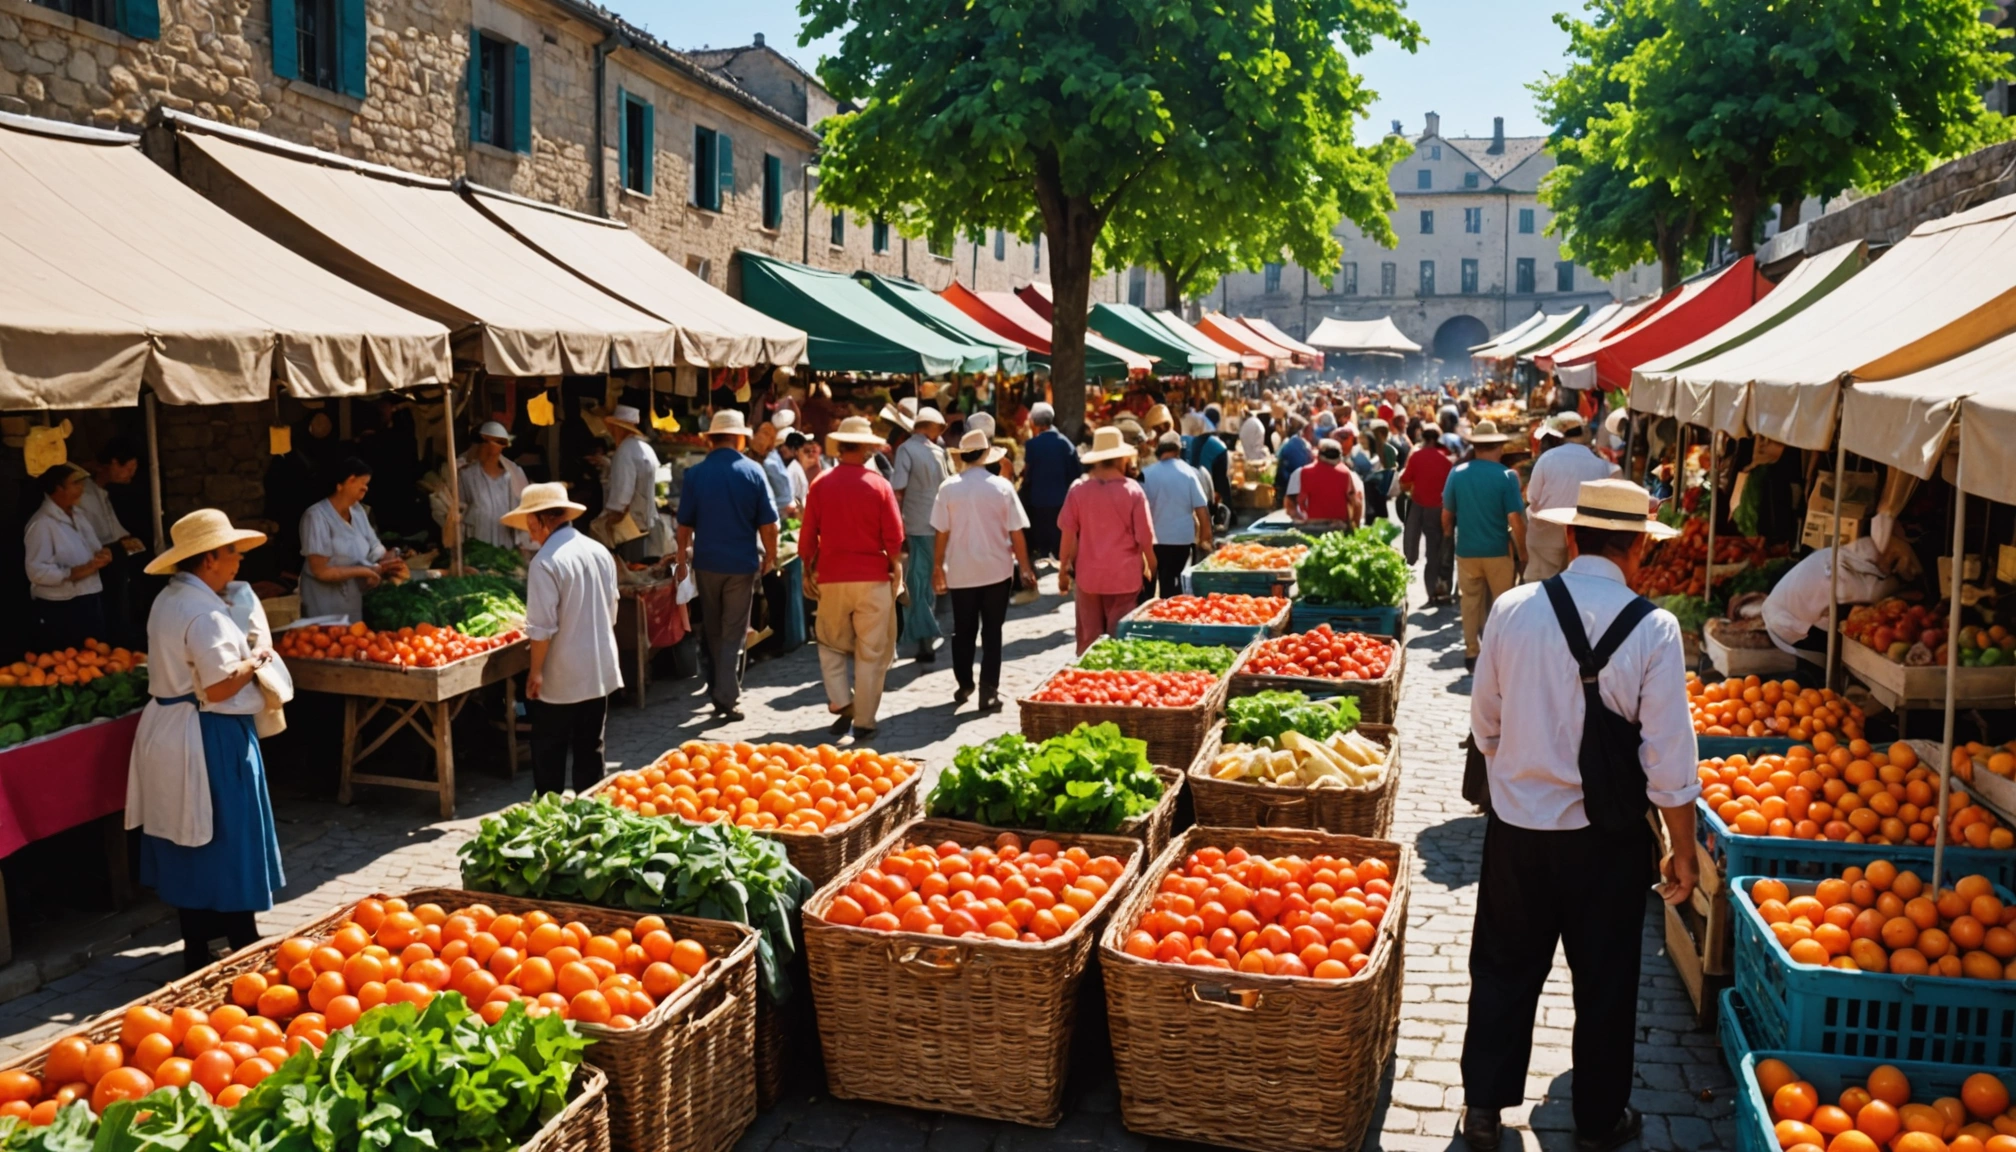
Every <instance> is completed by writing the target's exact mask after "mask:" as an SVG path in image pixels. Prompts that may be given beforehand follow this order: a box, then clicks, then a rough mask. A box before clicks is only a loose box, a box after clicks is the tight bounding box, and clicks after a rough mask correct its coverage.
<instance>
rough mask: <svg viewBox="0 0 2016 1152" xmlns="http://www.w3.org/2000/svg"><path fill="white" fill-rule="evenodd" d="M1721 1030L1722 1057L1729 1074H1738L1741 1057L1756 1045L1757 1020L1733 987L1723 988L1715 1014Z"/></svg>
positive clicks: (1740, 1067)
mask: <svg viewBox="0 0 2016 1152" xmlns="http://www.w3.org/2000/svg"><path fill="white" fill-rule="evenodd" d="M1715 1018H1716V1021H1717V1024H1718V1027H1719V1028H1720V1029H1721V1032H1722V1059H1723V1060H1724V1061H1726V1062H1727V1063H1728V1065H1729V1074H1730V1075H1732V1076H1740V1075H1741V1074H1742V1068H1743V1057H1745V1056H1748V1055H1749V1054H1750V1052H1751V1050H1752V1049H1754V1048H1756V1047H1757V1041H1756V1035H1755V1034H1756V1031H1757V1021H1756V1018H1755V1017H1754V1016H1752V1015H1751V1012H1750V1006H1749V1005H1748V1004H1745V1003H1743V996H1742V994H1741V993H1739V992H1737V991H1736V989H1734V988H1724V989H1723V990H1722V997H1721V1011H1719V1012H1717V1013H1716V1014H1715Z"/></svg>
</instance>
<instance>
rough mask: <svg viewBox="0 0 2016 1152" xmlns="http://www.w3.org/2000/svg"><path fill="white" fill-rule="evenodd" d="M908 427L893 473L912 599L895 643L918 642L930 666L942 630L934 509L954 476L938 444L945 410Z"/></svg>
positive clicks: (921, 658)
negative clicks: (934, 579) (934, 590)
mask: <svg viewBox="0 0 2016 1152" xmlns="http://www.w3.org/2000/svg"><path fill="white" fill-rule="evenodd" d="M910 431H911V436H910V438H909V439H908V440H905V441H903V443H902V444H901V445H900V446H898V447H897V449H896V459H895V462H894V463H895V471H894V472H893V473H892V474H891V475H890V477H889V487H890V488H892V489H894V490H895V492H896V503H897V506H898V507H899V508H901V509H902V510H903V534H904V535H905V536H907V537H908V538H909V544H908V551H909V556H910V561H909V563H910V568H909V570H908V571H906V572H904V573H903V583H904V584H905V585H906V586H907V587H908V588H909V589H910V603H909V604H908V605H906V606H904V608H903V610H902V628H901V630H900V637H899V639H898V641H897V644H898V646H899V647H903V646H909V645H915V646H916V649H917V662H918V663H919V664H929V663H931V662H932V661H933V660H935V659H937V654H936V653H934V652H933V651H932V645H931V642H932V641H933V640H936V639H937V638H938V637H939V636H941V635H943V634H944V633H942V632H940V631H939V628H938V615H937V607H938V605H937V598H936V597H935V596H933V595H932V594H931V538H932V531H931V508H932V506H933V505H934V504H936V503H937V501H938V486H939V485H941V484H943V483H945V477H947V476H949V475H951V474H952V466H951V462H950V461H949V460H948V459H947V458H946V456H945V449H944V448H942V447H940V446H939V444H938V437H939V436H940V435H941V434H942V433H943V432H944V431H945V415H944V413H942V412H940V411H938V409H936V408H930V407H925V408H919V409H918V410H917V414H916V416H915V417H914V418H913V419H912V420H911V422H910ZM877 443H880V440H879V438H878V440H877Z"/></svg>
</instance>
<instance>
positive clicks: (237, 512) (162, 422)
mask: <svg viewBox="0 0 2016 1152" xmlns="http://www.w3.org/2000/svg"><path fill="white" fill-rule="evenodd" d="M271 413H272V408H271V407H270V406H269V405H266V404H216V405H205V406H202V407H191V406H183V405H176V404H162V405H159V406H158V407H157V408H156V409H155V435H156V436H157V437H158V438H159V440H160V445H161V502H162V515H163V519H162V523H164V524H173V523H174V522H175V521H176V520H177V519H178V518H180V517H182V516H184V515H186V514H188V513H190V512H193V511H195V510H196V509H198V508H206V507H208V508H221V509H223V510H224V511H225V512H226V513H227V514H228V515H230V517H231V518H232V519H233V520H234V521H236V520H246V519H250V518H254V517H257V516H259V515H260V513H261V512H262V511H263V509H264V507H265V500H266V466H267V461H268V460H269V459H270V457H268V456H267V454H266V450H267V441H266V427H267V424H268V422H269V419H270V416H271ZM127 527H128V528H129V529H132V530H133V531H135V532H140V533H141V535H143V536H145V535H146V534H147V530H145V529H142V528H140V527H137V526H135V525H131V524H129V525H127ZM150 527H151V526H150Z"/></svg>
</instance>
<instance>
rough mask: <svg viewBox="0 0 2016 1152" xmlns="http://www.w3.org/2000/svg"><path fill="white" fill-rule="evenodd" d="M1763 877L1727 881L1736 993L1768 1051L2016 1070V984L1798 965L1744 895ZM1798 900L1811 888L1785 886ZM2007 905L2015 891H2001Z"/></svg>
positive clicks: (1753, 1033) (1752, 1033)
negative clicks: (1734, 943)
mask: <svg viewBox="0 0 2016 1152" xmlns="http://www.w3.org/2000/svg"><path fill="white" fill-rule="evenodd" d="M1759 879H1761V877H1757V876H1743V877H1739V878H1737V879H1735V880H1733V881H1731V883H1730V885H1729V903H1730V911H1731V913H1732V917H1733V919H1734V922H1735V927H1736V991H1737V992H1738V993H1739V994H1740V995H1741V996H1742V997H1743V1003H1744V1004H1745V1006H1747V1007H1748V1008H1749V1009H1750V1012H1751V1013H1752V1018H1753V1019H1754V1020H1755V1022H1756V1026H1755V1028H1754V1029H1746V1032H1747V1034H1748V1035H1749V1037H1750V1039H1751V1040H1752V1041H1753V1042H1754V1043H1756V1044H1757V1045H1758V1046H1760V1047H1764V1048H1790V1049H1795V1050H1798V1051H1802V1052H1818V1053H1821V1054H1823V1055H1830V1056H1855V1057H1861V1058H1864V1059H1873V1060H1879V1061H1881V1060H1893V1061H1894V1060H1922V1061H1925V1062H1927V1063H1932V1064H1978V1065H1995V1066H2000V1067H2010V1066H2016V981H2007V980H1968V979H1964V978H1961V977H1949V976H1893V975H1891V974H1890V973H1887V972H1846V971H1843V970H1841V969H1839V968H1817V967H1812V966H1809V965H1805V964H1795V963H1793V961H1792V957H1791V955H1790V954H1789V953H1787V952H1786V951H1785V947H1784V945H1782V944H1780V943H1778V938H1777V937H1776V936H1774V935H1772V933H1771V930H1770V929H1769V928H1768V927H1766V926H1765V924H1764V920H1763V918H1762V917H1760V916H1759V915H1758V914H1757V905H1756V904H1755V903H1754V902H1752V901H1751V899H1750V886H1751V884H1752V883H1754V882H1755V881H1757V880H1759ZM1786 887H1787V888H1789V889H1790V891H1791V893H1792V894H1793V895H1794V896H1810V895H1812V893H1813V889H1814V888H1815V887H1816V885H1815V884H1814V883H1811V882H1808V881H1803V880H1789V881H1787V882H1786ZM1995 894H1996V895H1997V896H2000V897H2001V898H2002V899H2003V901H2005V902H2009V903H2016V895H2012V894H2011V893H2010V891H2009V890H2008V889H2007V888H2004V887H2001V886H1999V885H1998V886H1997V888H1996V893H1995Z"/></svg>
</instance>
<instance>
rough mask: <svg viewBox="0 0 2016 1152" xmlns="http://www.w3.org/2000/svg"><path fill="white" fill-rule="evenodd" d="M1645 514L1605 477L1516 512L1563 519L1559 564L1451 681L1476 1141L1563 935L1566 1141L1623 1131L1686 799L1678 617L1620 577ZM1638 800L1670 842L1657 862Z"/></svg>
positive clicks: (1677, 884)
mask: <svg viewBox="0 0 2016 1152" xmlns="http://www.w3.org/2000/svg"><path fill="white" fill-rule="evenodd" d="M1484 426H1485V422H1482V421H1480V422H1479V424H1478V432H1479V433H1482V432H1483V431H1484ZM1473 438H1474V437H1473ZM1651 508H1652V499H1651V497H1650V496H1649V495H1647V493H1646V492H1645V490H1644V489H1643V488H1640V487H1638V486H1637V485H1636V484H1633V483H1631V482H1629V481H1627V480H1612V479H1605V480H1587V481H1584V482H1583V483H1582V484H1581V486H1580V487H1579V488H1578V489H1577V494H1576V499H1575V502H1574V503H1573V504H1572V505H1570V506H1568V507H1565V508H1549V509H1546V510H1544V511H1541V512H1538V513H1535V515H1536V516H1537V517H1540V518H1543V519H1545V520H1547V521H1548V522H1550V523H1553V524H1557V525H1560V526H1562V527H1563V528H1564V529H1565V532H1566V537H1567V541H1568V550H1569V553H1570V554H1571V555H1572V556H1573V559H1571V560H1570V561H1569V563H1568V567H1567V569H1566V570H1565V571H1563V572H1562V573H1561V574H1560V575H1557V576H1554V577H1552V578H1550V579H1548V580H1546V581H1543V582H1541V583H1539V584H1526V585H1522V586H1520V587H1518V588H1514V589H1511V590H1509V591H1507V592H1506V593H1505V594H1504V595H1502V596H1500V597H1499V598H1498V602H1497V604H1496V606H1494V607H1493V608H1492V610H1491V619H1490V624H1489V626H1488V627H1486V628H1485V630H1484V644H1483V650H1482V652H1481V654H1480V655H1479V657H1478V660H1477V671H1476V678H1475V679H1474V681H1473V682H1472V685H1471V692H1470V727H1471V733H1472V735H1473V737H1474V739H1475V744H1476V748H1477V752H1478V753H1480V754H1481V756H1482V768H1483V780H1482V781H1481V783H1482V785H1483V786H1484V787H1483V788H1482V789H1473V787H1472V783H1471V781H1470V780H1466V781H1465V791H1464V795H1465V796H1466V797H1470V798H1472V799H1473V800H1478V801H1481V802H1483V807H1484V808H1485V813H1486V822H1485V829H1484V857H1483V864H1482V866H1481V867H1480V869H1479V873H1480V875H1481V876H1482V881H1481V883H1480V885H1479V887H1478V892H1477V914H1476V922H1475V926H1474V928H1473V930H1472V933H1471V942H1470V1004H1469V1017H1468V1021H1469V1022H1468V1024H1467V1025H1466V1030H1465V1033H1464V1037H1463V1057H1462V1072H1463V1095H1464V1113H1463V1120H1462V1134H1463V1138H1464V1141H1465V1142H1466V1143H1467V1144H1468V1145H1469V1146H1470V1147H1471V1148H1474V1149H1479V1150H1480V1152H1489V1150H1490V1149H1494V1148H1496V1147H1497V1146H1498V1144H1499V1140H1500V1138H1501V1136H1502V1128H1501V1125H1500V1121H1499V1110H1500V1109H1503V1108H1513V1107H1517V1106H1518V1105H1519V1104H1521V1103H1522V1102H1523V1101H1524V1100H1525V1098H1526V1083H1527V1079H1526V1077H1527V1073H1528V1067H1527V1063H1528V1059H1527V1058H1528V1053H1529V1052H1530V1050H1531V1048H1532V1038H1533V1023H1534V1015H1535V1013H1536V1011H1537V1009H1538V1005H1539V1000H1540V994H1541V991H1542V989H1543V987H1544V986H1545V985H1546V983H1547V981H1548V979H1549V976H1550V973H1551V972H1552V969H1553V964H1554V950H1555V947H1556V946H1557V944H1559V943H1561V942H1564V941H1565V942H1566V944H1567V952H1568V968H1569V972H1570V973H1571V976H1572V980H1573V983H1574V995H1575V1037H1574V1056H1575V1060H1574V1063H1575V1068H1574V1075H1575V1092H1574V1097H1575V1098H1574V1108H1573V1114H1574V1121H1575V1132H1576V1142H1575V1147H1576V1148H1577V1149H1578V1150H1587V1152H1608V1150H1610V1149H1615V1148H1618V1147H1621V1146H1622V1145H1624V1144H1626V1143H1628V1142H1630V1141H1631V1140H1632V1139H1634V1138H1636V1137H1637V1135H1638V1133H1639V1131H1640V1128H1641V1126H1642V1124H1643V1119H1642V1117H1640V1116H1639V1114H1638V1111H1637V1109H1635V1108H1632V1107H1631V1106H1630V1103H1629V1101H1630V1097H1631V1088H1632V1077H1633V1067H1632V1064H1633V1057H1634V1055H1635V1041H1636V1038H1637V1024H1638V1021H1637V1014H1638V979H1639V972H1638V966H1639V957H1640V954H1641V941H1642V939H1643V936H1644V932H1645V889H1646V888H1647V887H1648V886H1650V885H1652V884H1653V883H1655V881H1660V880H1662V879H1663V883H1660V884H1659V887H1658V891H1659V895H1660V896H1661V897H1663V898H1664V899H1665V900H1666V902H1667V903H1668V904H1675V905H1677V904H1683V903H1685V902H1686V901H1687V899H1688V898H1689V896H1690V895H1691V894H1692V892H1693V888H1694V883H1695V880H1696V872H1697V868H1696V864H1695V848H1694V802H1695V800H1696V799H1697V798H1698V797H1699V796H1700V793H1701V786H1700V784H1699V783H1698V782H1697V780H1696V777H1695V770H1694V769H1695V765H1696V764H1697V763H1699V760H1698V757H1697V752H1698V750H1697V748H1696V745H1695V738H1694V723H1693V720H1692V718H1691V716H1690V715H1689V712H1688V705H1687V659H1686V656H1685V655H1684V653H1683V652H1682V650H1681V645H1680V623H1679V621H1678V620H1676V619H1674V617H1673V614H1672V613H1670V612H1667V611H1665V610H1663V609H1659V608H1655V607H1653V605H1652V603H1651V602H1650V601H1648V600H1646V599H1645V598H1644V597H1642V596H1639V595H1638V594H1636V593H1634V592H1633V591H1631V588H1630V582H1631V581H1632V580H1633V579H1634V578H1635V577H1636V576H1637V574H1638V569H1639V565H1640V564H1641V563H1643V561H1644V559H1645V550H1646V547H1647V545H1648V544H1649V543H1650V542H1651V541H1653V540H1660V539H1666V538H1669V537H1671V536H1673V535H1675V532H1674V531H1673V529H1671V528H1668V527H1667V526H1666V525H1664V524H1661V523H1659V522H1658V521H1657V520H1655V519H1653V518H1652V515H1651ZM1577 652H1581V653H1583V657H1582V658H1581V659H1578V657H1577V656H1576V653H1577ZM1654 808H1657V809H1658V811H1659V817H1660V821H1661V822H1662V823H1663V824H1664V826H1665V831H1666V837H1667V842H1668V843H1671V844H1674V845H1677V846H1679V851H1677V852H1676V853H1674V854H1672V855H1671V856H1669V857H1667V858H1666V859H1665V860H1663V861H1661V860H1660V855H1659V852H1660V847H1659V838H1658V836H1657V835H1656V834H1655V833H1654V831H1653V828H1652V826H1651V824H1650V823H1649V822H1648V821H1647V816H1648V815H1649V813H1650V811H1651V810H1652V809H1654ZM1548 1071H1549V1072H1550V1074H1551V1072H1552V1071H1553V1070H1552V1069H1550V1070H1548Z"/></svg>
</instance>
